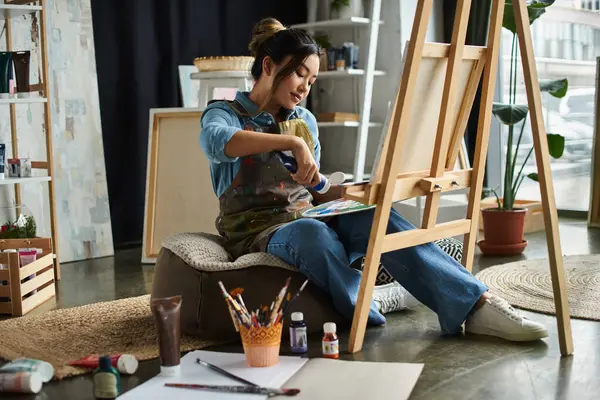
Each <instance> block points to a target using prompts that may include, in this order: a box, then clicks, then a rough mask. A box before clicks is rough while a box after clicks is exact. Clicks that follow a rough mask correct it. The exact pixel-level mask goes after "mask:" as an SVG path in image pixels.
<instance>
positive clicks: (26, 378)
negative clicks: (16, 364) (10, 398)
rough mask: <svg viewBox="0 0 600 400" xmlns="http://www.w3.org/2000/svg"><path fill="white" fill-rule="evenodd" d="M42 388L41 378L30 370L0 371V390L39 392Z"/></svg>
mask: <svg viewBox="0 0 600 400" xmlns="http://www.w3.org/2000/svg"><path fill="white" fill-rule="evenodd" d="M40 390H42V378H41V377H40V376H39V375H38V374H37V373H35V372H34V373H31V372H15V373H10V372H3V373H0V392H10V393H39V392H40Z"/></svg>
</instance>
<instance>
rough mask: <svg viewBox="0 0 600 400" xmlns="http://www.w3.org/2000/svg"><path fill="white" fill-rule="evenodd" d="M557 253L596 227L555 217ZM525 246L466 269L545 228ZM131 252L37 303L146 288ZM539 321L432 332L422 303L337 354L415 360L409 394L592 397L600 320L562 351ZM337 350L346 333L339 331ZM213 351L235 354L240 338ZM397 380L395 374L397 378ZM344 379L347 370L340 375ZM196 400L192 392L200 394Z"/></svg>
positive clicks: (581, 324)
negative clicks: (488, 332)
mask: <svg viewBox="0 0 600 400" xmlns="http://www.w3.org/2000/svg"><path fill="white" fill-rule="evenodd" d="M560 233H561V238H562V250H563V254H565V255H569V254H595V253H600V251H599V250H600V230H598V229H596V230H593V229H587V227H586V224H585V222H584V221H580V220H565V219H561V222H560ZM527 239H528V240H529V246H528V247H527V249H526V251H525V253H524V254H523V255H522V256H519V257H513V258H501V259H498V258H488V257H482V256H481V255H480V254H479V253H478V254H477V255H476V260H475V267H474V272H477V271H478V270H480V269H482V268H486V267H488V266H491V265H496V264H499V263H504V262H510V261H514V260H517V259H521V258H543V257H546V256H547V250H546V244H545V243H546V242H545V234H544V233H543V232H542V233H535V234H530V235H528V236H527ZM139 260H140V251H139V250H138V249H135V250H127V251H121V252H119V253H117V254H116V255H115V257H109V258H104V259H97V260H90V261H84V262H77V263H71V264H65V265H63V273H62V276H63V278H62V280H61V281H60V283H59V295H58V297H57V298H56V299H55V300H52V301H49V302H48V303H46V304H44V305H43V306H41V307H39V308H38V309H36V310H35V311H34V312H35V313H42V312H46V311H48V310H50V309H54V308H64V307H73V306H79V305H84V304H90V303H94V302H98V301H105V300H113V299H119V298H125V297H131V296H138V295H142V294H145V293H149V291H150V288H151V285H152V278H153V267H152V266H145V265H141V264H140V261H139ZM523 313H524V314H525V315H526V316H528V317H530V318H531V319H535V320H538V321H540V322H542V323H545V324H546V325H547V326H548V327H549V330H550V337H549V338H547V339H545V340H543V341H539V342H536V343H533V344H532V343H528V344H519V343H510V342H506V341H502V340H499V339H493V338H481V337H469V336H466V337H465V336H458V337H440V332H439V326H438V323H437V318H436V316H435V314H434V313H433V312H431V311H429V310H428V309H426V308H425V307H418V308H417V309H416V310H412V311H408V312H400V313H396V314H392V315H388V323H387V325H386V326H385V327H381V328H370V329H369V330H368V331H367V335H366V338H365V344H364V346H363V351H361V352H359V353H356V354H352V355H351V354H342V358H344V359H352V360H365V361H380V362H383V361H388V362H390V361H395V362H416V363H424V364H425V367H424V370H423V373H422V374H421V377H420V378H419V381H418V383H417V386H416V387H415V390H414V391H413V393H412V396H411V399H440V400H441V399H444V400H451V399H484V398H485V399H488V400H491V399H578V400H579V399H598V398H600V395H599V394H598V393H600V379H598V375H599V373H600V351H599V350H600V323H599V322H594V321H585V320H577V319H573V320H572V328H573V337H574V344H575V353H574V355H572V356H569V357H561V355H560V351H559V348H558V339H557V334H556V332H557V331H556V319H555V318H554V317H553V316H548V315H541V314H536V313H532V312H523ZM340 341H341V346H340V348H341V349H342V350H345V348H346V344H347V341H348V332H342V333H341V334H340ZM319 346H320V335H313V336H311V337H310V342H309V349H310V350H309V356H311V357H318V356H319V355H320V353H319ZM213 350H220V351H241V348H240V346H239V345H237V344H235V345H229V346H220V347H218V348H215V349H213ZM158 370H159V364H158V361H157V360H153V361H147V362H142V363H141V365H140V369H139V370H138V372H137V373H136V375H134V376H130V377H123V380H122V390H123V391H126V390H129V389H131V388H133V387H135V386H137V385H139V384H141V383H143V382H144V381H146V380H147V379H150V378H151V377H152V376H154V375H156V374H157V373H158ZM398 378H399V379H401V378H402V377H398ZM349 379H351V377H349ZM0 397H1V398H15V399H61V400H70V399H78V400H80V399H93V395H92V382H91V378H90V375H85V376H80V377H75V378H71V379H66V380H63V381H60V382H51V383H49V384H46V385H45V386H44V389H43V391H42V392H41V393H40V394H39V395H37V396H6V394H2V395H0ZM199 398H201V395H200V394H199Z"/></svg>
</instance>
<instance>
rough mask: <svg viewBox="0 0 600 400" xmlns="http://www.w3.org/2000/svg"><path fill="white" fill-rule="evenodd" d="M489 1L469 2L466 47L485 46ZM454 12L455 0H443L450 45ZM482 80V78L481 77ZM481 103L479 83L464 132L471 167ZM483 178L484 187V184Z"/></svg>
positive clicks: (445, 32)
mask: <svg viewBox="0 0 600 400" xmlns="http://www.w3.org/2000/svg"><path fill="white" fill-rule="evenodd" d="M491 5H492V2H491V0H476V1H472V2H471V11H470V14H469V26H468V28H467V38H466V40H465V43H466V44H467V45H474V46H485V45H486V44H487V32H488V27H489V14H490V10H491ZM455 12H456V0H444V40H445V41H446V42H447V43H450V41H451V40H452V28H453V24H454V15H455ZM482 80H483V76H482ZM480 101H481V82H480V84H479V88H478V89H477V93H476V95H475V101H474V104H473V108H472V110H471V115H470V116H469V122H468V124H467V129H466V132H465V139H466V143H467V151H468V153H469V154H468V155H469V162H470V163H471V165H473V156H474V154H475V141H476V139H477V121H478V120H479V110H480V107H479V102H480ZM486 181H487V179H486V177H485V176H484V185H485V184H486Z"/></svg>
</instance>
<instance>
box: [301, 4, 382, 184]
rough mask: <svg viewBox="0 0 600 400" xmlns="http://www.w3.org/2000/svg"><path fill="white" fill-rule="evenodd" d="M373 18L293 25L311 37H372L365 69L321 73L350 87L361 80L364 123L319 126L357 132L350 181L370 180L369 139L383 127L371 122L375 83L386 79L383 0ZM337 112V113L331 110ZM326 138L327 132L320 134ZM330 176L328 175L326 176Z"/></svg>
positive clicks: (348, 173) (373, 7)
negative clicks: (381, 54)
mask: <svg viewBox="0 0 600 400" xmlns="http://www.w3.org/2000/svg"><path fill="white" fill-rule="evenodd" d="M370 4H371V10H370V14H369V16H370V18H363V17H350V18H346V19H331V20H321V21H308V22H307V23H303V24H297V25H292V27H293V28H299V29H305V30H306V31H308V32H309V33H311V34H312V33H314V32H315V31H329V30H334V29H338V28H348V27H349V28H356V29H357V30H359V31H360V34H365V33H366V34H368V45H367V47H368V48H367V49H366V52H363V51H361V54H362V57H366V62H365V63H364V69H346V70H344V71H320V72H319V78H318V79H319V80H321V79H334V78H335V79H348V80H349V82H350V84H356V82H354V81H353V79H354V78H356V79H360V80H361V82H360V85H361V87H362V93H363V96H362V104H361V105H360V109H359V110H357V113H358V114H359V115H360V121H359V122H355V121H350V122H319V123H318V126H319V129H323V130H324V131H326V130H327V129H328V128H331V129H333V128H356V135H357V137H356V148H355V154H354V159H353V168H352V171H344V172H345V173H346V176H347V177H348V179H349V180H355V181H361V180H364V179H366V178H367V177H368V174H365V158H366V154H367V139H368V136H369V129H370V128H377V127H382V126H383V124H382V123H381V122H377V121H371V103H372V98H373V79H374V78H375V77H378V76H384V75H386V71H380V70H376V69H375V61H376V58H377V43H378V37H379V27H380V26H381V25H382V24H383V23H385V22H384V21H382V20H381V0H372V1H371V2H370ZM331 111H334V110H331ZM320 134H321V135H324V134H325V135H326V134H327V133H326V132H320ZM324 173H325V174H327V172H324Z"/></svg>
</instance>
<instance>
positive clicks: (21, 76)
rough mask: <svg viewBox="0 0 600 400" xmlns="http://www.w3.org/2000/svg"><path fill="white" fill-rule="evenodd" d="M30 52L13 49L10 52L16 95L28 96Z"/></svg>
mask: <svg viewBox="0 0 600 400" xmlns="http://www.w3.org/2000/svg"><path fill="white" fill-rule="evenodd" d="M30 58H31V52H30V51H29V50H27V51H15V52H13V53H12V59H13V63H14V65H15V75H16V78H17V97H21V98H26V97H29V60H30Z"/></svg>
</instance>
